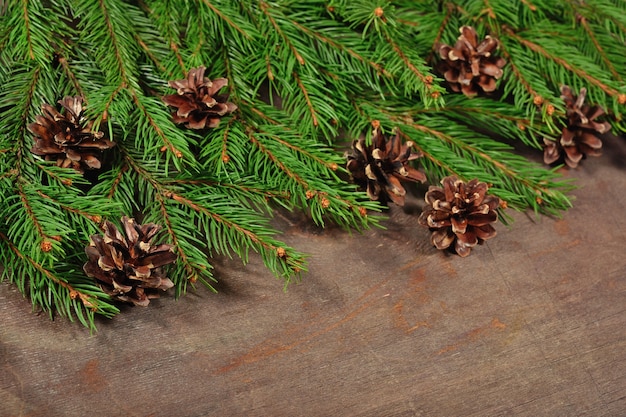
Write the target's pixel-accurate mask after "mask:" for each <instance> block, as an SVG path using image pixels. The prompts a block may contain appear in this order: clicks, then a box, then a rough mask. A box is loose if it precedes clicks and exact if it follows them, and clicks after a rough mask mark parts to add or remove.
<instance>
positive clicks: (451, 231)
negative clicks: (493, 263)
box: [418, 176, 500, 257]
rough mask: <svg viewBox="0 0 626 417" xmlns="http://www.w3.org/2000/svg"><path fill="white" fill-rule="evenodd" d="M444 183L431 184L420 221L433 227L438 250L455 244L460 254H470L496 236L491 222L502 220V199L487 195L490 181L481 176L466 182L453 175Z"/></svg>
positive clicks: (433, 238)
mask: <svg viewBox="0 0 626 417" xmlns="http://www.w3.org/2000/svg"><path fill="white" fill-rule="evenodd" d="M441 184H442V185H443V188H441V187H437V186H434V185H433V186H430V187H429V189H428V192H426V196H425V200H426V205H425V206H424V208H423V210H422V214H420V216H419V218H418V222H419V223H420V224H421V225H423V226H427V227H428V228H430V230H431V232H432V235H431V241H432V243H433V245H435V247H436V248H437V249H447V248H450V247H452V248H454V250H455V251H456V253H457V254H459V255H460V256H462V257H465V256H468V255H469V254H470V252H471V249H472V248H473V247H474V246H476V244H482V243H483V242H484V241H485V240H487V239H490V238H492V237H494V236H495V235H496V229H494V227H493V226H492V225H491V223H494V222H496V221H497V219H498V214H497V213H496V209H497V208H498V205H499V204H500V199H499V198H498V197H496V196H492V195H487V189H488V187H487V184H485V183H484V182H479V181H478V180H477V179H473V180H471V181H469V182H467V183H465V182H463V181H461V180H459V179H458V178H457V177H455V176H450V177H446V178H444V179H443V180H441Z"/></svg>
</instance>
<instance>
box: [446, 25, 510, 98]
mask: <svg viewBox="0 0 626 417" xmlns="http://www.w3.org/2000/svg"><path fill="white" fill-rule="evenodd" d="M460 32H461V36H459V38H458V40H457V41H456V43H455V44H454V46H453V47H452V46H449V45H445V44H443V45H440V46H439V48H438V52H439V56H440V58H441V61H440V62H439V65H438V67H437V68H438V70H439V72H440V73H441V74H443V77H444V78H445V79H446V81H448V83H449V85H450V88H451V89H452V91H455V92H459V91H460V92H463V94H465V95H466V96H469V97H471V96H475V95H476V94H478V93H479V92H480V91H484V92H485V93H490V92H492V91H494V90H495V89H496V80H497V79H498V78H500V77H501V76H502V67H504V65H505V64H506V61H505V60H504V59H503V58H500V57H496V56H493V55H492V53H493V52H494V51H495V50H496V49H497V48H498V46H499V44H500V43H499V42H498V40H497V39H495V38H492V37H491V36H489V35H487V36H485V39H483V41H481V42H480V43H478V35H477V34H476V30H475V29H474V28H473V27H471V26H463V27H461V29H460Z"/></svg>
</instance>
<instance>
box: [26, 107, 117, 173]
mask: <svg viewBox="0 0 626 417" xmlns="http://www.w3.org/2000/svg"><path fill="white" fill-rule="evenodd" d="M58 103H59V104H60V105H61V106H62V107H63V110H62V111H63V113H59V112H58V111H57V110H56V109H55V108H54V107H53V106H51V105H49V104H43V105H42V106H41V110H42V112H43V115H38V116H37V117H36V118H35V122H34V123H31V124H30V125H28V130H30V131H31V132H32V133H33V135H34V136H35V143H34V145H33V147H32V149H31V152H32V153H33V154H35V155H39V156H42V157H43V158H44V159H45V160H46V161H56V163H57V166H60V167H65V168H67V167H72V168H74V169H75V170H76V171H78V172H80V173H83V172H84V170H85V169H98V168H100V167H101V166H102V162H101V157H102V151H103V150H104V149H109V148H112V147H113V146H115V143H114V142H111V141H110V140H107V139H103V136H104V133H102V132H97V131H93V130H92V126H93V121H86V120H85V118H84V117H83V98H82V97H80V96H77V97H70V96H67V97H65V98H64V99H63V100H59V101H58Z"/></svg>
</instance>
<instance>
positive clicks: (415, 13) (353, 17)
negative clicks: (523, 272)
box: [0, 0, 626, 328]
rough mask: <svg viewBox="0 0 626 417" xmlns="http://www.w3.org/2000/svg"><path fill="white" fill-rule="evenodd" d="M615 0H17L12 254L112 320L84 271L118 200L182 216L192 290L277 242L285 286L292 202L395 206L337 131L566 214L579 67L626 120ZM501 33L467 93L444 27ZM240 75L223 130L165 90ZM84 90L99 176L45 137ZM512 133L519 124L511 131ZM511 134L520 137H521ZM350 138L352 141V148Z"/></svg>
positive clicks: (143, 211)
mask: <svg viewBox="0 0 626 417" xmlns="http://www.w3.org/2000/svg"><path fill="white" fill-rule="evenodd" d="M622 3H623V2H620V1H610V0H588V1H585V2H578V1H570V0H557V1H554V0H551V1H547V0H516V1H511V0H441V1H437V2H432V1H425V0H420V1H408V0H401V1H384V2H378V1H372V0H356V1H353V0H350V1H347V0H326V1H322V0H314V1H308V2H298V1H292V0H277V1H265V0H261V1H250V0H246V1H240V2H233V1H226V0H218V1H207V0H198V1H183V0H165V1H164V0H143V1H137V2H129V1H122V0H73V1H70V0H59V1H55V2H47V1H35V0H28V1H17V0H12V1H8V2H3V3H0V118H1V120H2V123H1V124H0V198H2V200H1V201H2V202H3V203H2V205H0V265H2V266H3V267H4V268H3V269H2V278H6V279H9V280H10V281H12V282H14V283H15V285H16V286H17V287H18V288H19V289H20V291H22V292H23V293H24V294H26V295H28V296H29V297H30V299H31V301H32V303H33V305H34V306H36V307H38V308H41V309H43V310H45V311H47V312H49V313H50V314H52V313H53V312H54V311H57V312H59V313H61V314H63V315H66V316H68V317H69V318H74V317H75V318H77V319H79V320H80V321H81V322H82V323H83V324H85V325H86V326H89V327H92V328H93V327H94V317H95V315H96V314H100V315H103V316H105V317H111V316H113V315H114V314H116V313H117V311H118V310H117V308H116V307H115V304H114V303H113V302H112V301H111V300H110V299H109V298H108V296H106V295H105V294H104V293H103V292H102V291H101V290H100V289H99V288H98V287H97V286H95V285H94V283H93V282H92V281H91V280H90V279H89V278H87V277H86V276H85V275H84V274H83V273H82V264H83V263H84V262H85V259H86V258H85V256H84V255H83V250H84V246H85V245H87V244H88V239H89V236H90V235H91V234H94V233H99V232H100V230H101V229H100V227H101V224H102V221H103V219H111V220H113V221H117V220H119V218H120V217H121V216H122V215H130V216H135V217H136V218H138V219H140V220H141V221H145V222H155V223H157V224H160V225H162V226H163V228H164V233H163V239H164V240H167V241H168V242H169V243H172V244H174V245H175V247H176V251H177V253H178V262H177V263H176V264H175V265H173V266H172V267H171V268H170V269H169V270H168V275H169V276H170V277H171V279H172V280H173V281H174V282H175V285H176V293H177V294H179V295H180V294H182V293H184V292H185V291H186V290H187V288H188V285H189V284H194V283H196V282H200V283H202V284H204V285H206V286H208V287H209V288H213V287H212V285H213V283H214V282H215V280H216V277H214V276H213V272H212V266H211V257H212V256H213V255H216V254H221V255H228V256H230V255H236V256H238V257H240V258H241V259H242V260H243V261H244V262H245V261H247V259H248V256H249V252H250V250H252V251H254V252H257V253H259V254H260V256H261V257H262V259H263V261H264V262H265V264H266V265H267V267H268V268H269V270H271V271H272V272H273V273H274V274H276V275H277V276H278V277H280V278H281V279H282V280H283V281H284V283H285V285H286V284H287V283H289V282H290V281H291V280H292V279H293V278H294V277H297V276H298V273H299V272H300V271H303V270H305V269H306V262H305V256H304V254H301V253H299V252H298V251H297V250H295V249H292V248H290V247H288V246H287V245H285V244H284V243H283V242H281V241H280V240H279V239H277V235H278V232H277V231H276V230H274V229H273V228H272V227H271V225H270V221H269V219H270V217H271V215H272V213H273V211H274V209H275V208H276V207H282V208H286V209H289V210H294V209H298V210H303V211H305V212H306V213H308V214H309V215H310V217H311V219H312V220H313V221H314V222H315V223H317V224H319V225H324V224H326V223H327V222H333V223H336V224H339V225H341V226H343V227H346V228H356V229H362V228H365V227H368V226H369V225H371V224H377V223H378V221H379V217H378V216H376V215H373V216H372V215H370V216H365V215H364V212H365V210H369V212H370V213H372V212H376V211H379V210H380V206H379V205H378V204H377V203H375V202H371V201H368V200H367V197H366V196H365V194H364V193H362V192H359V191H356V190H355V189H354V186H352V185H351V184H350V183H349V182H347V181H346V178H347V173H346V172H345V170H344V169H343V165H344V162H345V161H344V160H343V158H342V156H341V153H342V152H341V151H342V150H341V149H336V147H337V144H338V143H340V142H339V141H338V140H337V138H339V137H342V138H345V137H347V138H348V139H353V138H356V137H358V136H359V135H360V134H362V133H364V132H366V133H367V132H368V131H369V129H370V124H371V122H372V121H373V120H379V121H380V122H381V125H382V126H383V127H384V129H385V130H391V129H393V128H398V129H400V131H401V132H402V135H403V137H404V138H405V139H406V140H409V139H410V140H411V141H413V142H414V143H415V146H416V147H417V148H418V149H419V150H420V151H421V152H422V153H423V154H424V158H422V159H421V161H422V162H421V166H422V168H423V169H424V170H425V171H426V173H427V175H428V178H429V180H430V181H431V182H433V183H435V182H438V181H439V179H441V178H442V177H443V176H446V175H450V174H455V175H457V176H459V177H461V178H464V179H470V178H474V177H476V178H479V179H480V180H482V181H485V182H488V183H490V184H491V185H492V188H491V192H493V193H494V194H496V195H498V196H499V197H500V198H501V199H503V200H504V201H506V202H507V204H508V206H509V207H511V208H514V209H517V210H525V209H529V208H530V209H532V210H534V211H536V212H539V213H550V214H558V212H559V211H561V210H564V209H567V207H569V206H570V201H569V199H568V198H567V196H566V195H565V193H566V192H567V191H568V190H570V189H571V188H572V186H573V185H572V184H571V183H570V182H568V181H563V180H561V179H560V178H559V174H558V172H557V171H556V170H555V169H547V168H545V167H543V166H541V165H539V164H537V163H535V162H532V161H530V160H528V159H526V158H524V157H522V156H520V155H518V154H517V153H516V152H515V151H514V148H513V146H512V145H515V144H516V143H517V144H519V145H520V146H526V147H528V148H529V152H535V153H536V154H537V156H538V157H539V156H540V155H541V146H542V145H541V144H542V142H543V138H544V137H552V138H554V137H557V136H558V135H559V133H560V129H561V128H562V126H563V123H564V105H563V103H562V100H561V99H560V92H559V88H560V86H561V85H562V84H567V85H570V86H572V88H573V89H574V90H575V91H578V90H579V89H580V88H581V87H586V88H587V89H588V101H589V102H593V103H595V104H598V105H601V106H602V107H604V108H605V109H606V110H607V112H608V114H607V116H608V120H609V121H610V122H611V124H612V126H613V127H614V131H615V132H619V131H626V129H625V127H624V123H623V111H624V101H626V85H625V83H624V78H625V77H626V46H625V45H626V16H625V15H624V13H623V10H622V9H623V4H622ZM463 25H472V26H474V27H475V28H476V30H477V32H478V34H479V36H484V35H487V34H490V35H491V36H493V37H496V38H498V39H499V40H500V42H501V46H500V49H499V52H498V53H499V54H500V55H501V56H503V57H504V58H505V59H506V60H507V65H506V66H505V67H504V76H503V77H502V79H501V80H499V85H498V87H499V88H498V90H497V92H496V93H495V94H493V95H491V96H486V97H476V98H472V99H469V98H466V97H464V96H459V95H454V94H448V93H447V92H446V91H447V90H446V85H445V83H444V81H443V80H442V79H441V78H439V76H438V74H437V73H436V71H435V70H434V69H433V68H435V66H436V64H437V62H438V59H439V58H438V56H437V54H436V46H437V45H439V44H441V43H447V44H454V42H455V41H456V39H457V37H458V30H459V27H460V26H463ZM200 65H204V66H206V67H207V76H209V77H210V78H218V77H225V78H228V80H229V84H228V87H227V90H228V91H227V92H228V94H229V95H230V101H232V102H234V103H235V104H236V105H237V106H238V110H237V111H236V112H235V113H234V114H232V115H230V116H228V117H225V118H223V120H222V121H221V123H220V125H219V126H218V127H217V128H215V129H211V130H207V131H191V130H188V129H185V128H184V127H182V126H181V125H175V124H174V123H173V122H172V119H171V115H170V110H169V109H168V108H167V107H166V106H165V105H164V104H163V103H162V101H161V100H160V98H161V97H162V96H163V95H165V94H171V93H172V89H171V88H170V87H169V86H168V84H167V81H168V80H175V79H181V78H183V77H184V76H185V75H186V74H187V72H188V71H189V70H190V69H191V68H194V67H198V66H200ZM66 95H82V96H84V98H85V103H86V114H87V116H88V118H90V119H91V120H94V121H95V126H96V127H98V128H99V129H100V130H102V131H103V132H105V134H106V135H107V136H108V137H109V138H110V139H111V140H114V141H115V142H116V143H117V146H116V147H115V148H114V149H113V150H110V151H108V153H107V156H108V159H107V161H106V163H105V165H104V167H103V169H102V170H101V171H100V172H98V175H97V178H96V176H95V175H91V176H89V175H88V176H87V178H88V179H85V178H83V177H82V176H81V175H80V174H77V173H75V172H73V171H68V170H66V169H62V168H58V167H56V166H55V165H54V164H53V163H50V162H45V161H42V160H40V159H39V158H37V157H35V156H33V155H32V154H31V152H30V148H31V146H32V135H31V133H30V132H29V131H28V130H27V126H28V125H29V124H30V123H32V122H33V121H34V119H35V116H36V115H38V114H40V107H41V105H42V104H43V103H49V104H55V103H56V102H57V100H59V99H61V98H62V97H64V96H66ZM503 139H504V141H503ZM505 142H506V143H505ZM334 147H335V148H334Z"/></svg>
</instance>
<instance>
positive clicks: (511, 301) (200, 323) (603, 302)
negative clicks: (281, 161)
mask: <svg viewBox="0 0 626 417" xmlns="http://www.w3.org/2000/svg"><path fill="white" fill-rule="evenodd" d="M625 161H626V144H625V143H624V142H623V141H622V142H618V141H609V142H607V143H606V144H605V155H604V156H603V157H602V158H599V159H597V158H594V159H588V160H586V161H585V162H584V164H583V165H582V167H581V168H580V169H578V170H576V171H573V172H570V173H569V174H568V175H570V176H573V177H575V178H577V179H578V183H579V185H580V186H581V189H579V190H577V191H576V192H575V193H574V194H575V195H576V196H577V199H576V201H575V207H574V208H573V209H571V210H570V211H569V212H567V213H566V214H565V215H564V217H563V218H562V219H551V218H547V217H541V218H538V219H537V218H534V216H532V215H531V216H527V215H526V214H522V213H516V214H514V218H515V223H514V224H513V226H512V227H511V228H506V227H504V226H502V225H499V226H498V236H497V237H496V238H495V239H493V240H491V241H489V242H488V243H487V244H486V245H484V246H482V247H479V248H478V249H476V250H475V251H474V252H473V253H472V255H471V256H470V257H469V258H466V259H461V258H459V257H456V256H450V255H446V254H444V253H440V252H438V251H436V250H435V249H434V248H431V247H430V245H429V244H428V243H427V242H428V239H427V235H428V232H427V231H426V230H425V229H423V228H421V227H419V226H418V225H417V223H416V219H417V213H418V212H419V208H420V206H421V202H420V201H419V200H417V199H415V200H413V201H412V202H411V204H409V206H408V207H407V208H406V210H404V211H403V210H399V209H394V210H393V212H392V220H391V221H390V222H389V223H387V229H386V230H371V231H367V232H365V233H364V234H363V235H358V234H357V235H353V236H349V235H348V234H346V233H344V232H342V231H340V230H334V229H326V230H315V229H314V228H311V227H310V226H309V227H304V226H303V224H302V223H299V224H291V223H289V222H287V221H286V220H285V219H277V223H278V224H279V225H280V226H281V227H282V230H284V238H285V239H286V240H287V241H288V242H290V243H291V244H292V245H293V246H295V247H297V248H298V249H300V250H302V251H305V252H308V253H310V254H311V259H310V273H308V274H307V275H305V276H304V279H303V281H302V282H301V283H300V284H297V285H292V286H290V287H289V289H288V291H287V292H286V293H284V292H283V291H282V288H281V283H280V282H279V281H278V280H276V279H275V278H274V277H273V276H271V275H270V274H269V273H268V272H267V271H266V270H265V269H264V268H263V267H262V266H261V265H260V262H259V261H258V259H253V261H252V263H251V265H249V266H248V267H243V266H241V265H240V263H239V261H237V260H233V261H230V260H229V261H220V262H219V263H218V264H217V268H216V269H217V275H218V276H219V277H220V279H221V284H220V286H219V290H220V293H219V294H217V295H213V294H211V293H209V292H208V291H204V290H200V291H198V292H197V294H195V295H194V294H190V295H188V296H186V297H184V298H182V299H181V300H179V301H174V300H173V299H171V298H163V299H160V300H157V301H156V302H154V303H153V304H151V306H150V307H149V308H128V309H126V311H125V313H124V314H122V315H120V316H118V317H117V318H115V319H114V320H112V321H109V322H106V321H103V322H101V323H99V332H98V333H97V334H95V335H89V334H88V332H87V331H86V330H85V329H84V328H82V327H81V326H80V325H78V324H68V322H67V321H66V320H64V319H57V320H56V321H54V322H51V321H49V320H48V318H47V317H46V316H44V315H41V316H38V315H36V314H33V313H31V311H30V306H29V304H28V302H27V300H25V299H23V298H22V296H21V295H20V294H19V293H18V292H17V291H16V289H15V288H14V287H12V286H10V285H8V284H7V283H4V284H2V285H0V322H1V325H0V410H1V411H0V415H2V416H85V415H94V416H168V417H169V416H205V415H211V416H213V415H214V416H296V415H303V416H304V415H306V416H414V415H427V416H500V415H515V416H577V415H590V416H623V415H626V252H625V242H626V220H625V216H624V209H625V206H626V166H625V165H626V164H625Z"/></svg>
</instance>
